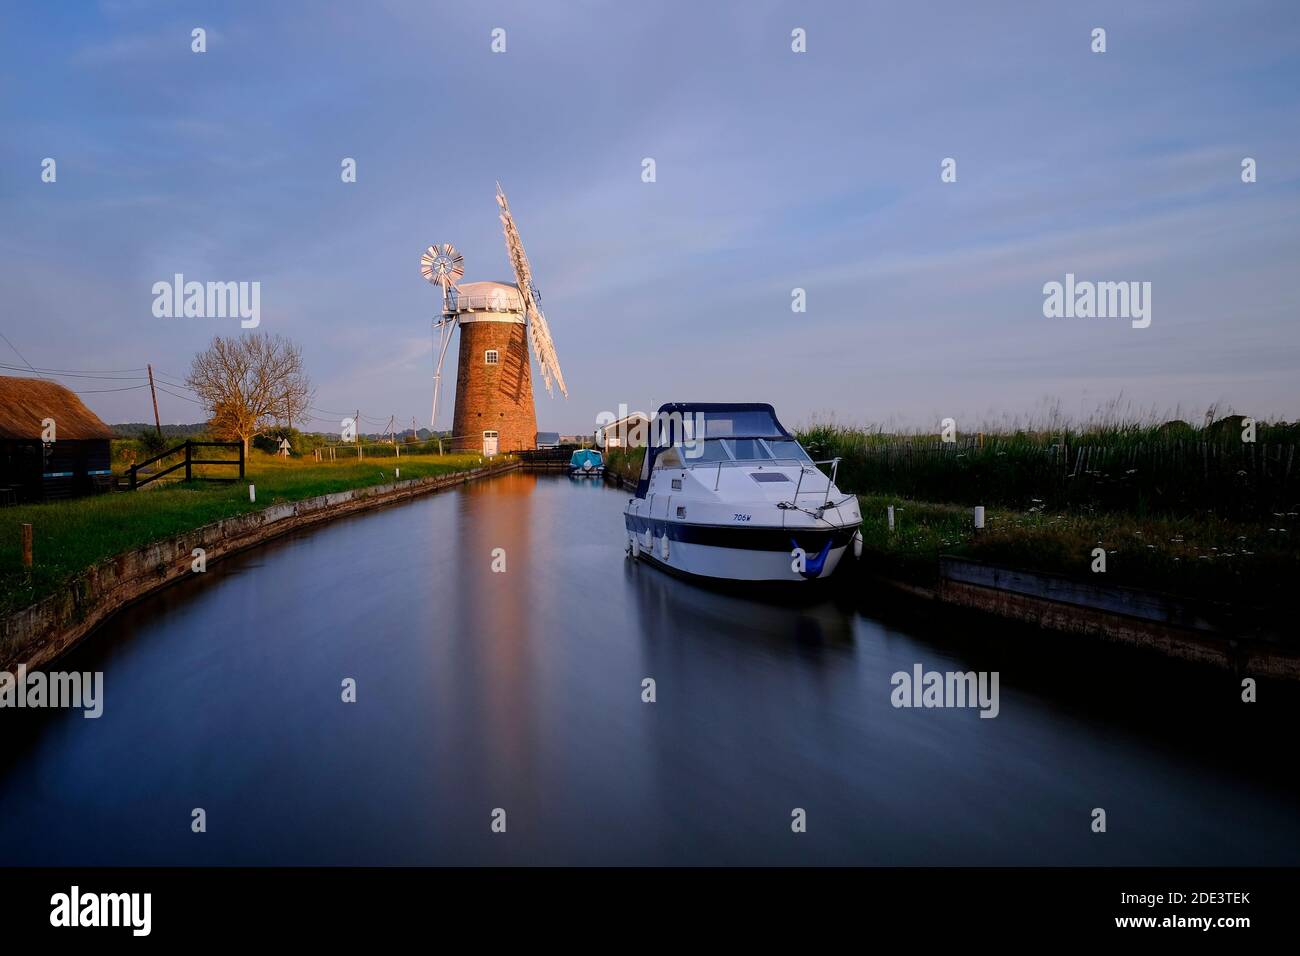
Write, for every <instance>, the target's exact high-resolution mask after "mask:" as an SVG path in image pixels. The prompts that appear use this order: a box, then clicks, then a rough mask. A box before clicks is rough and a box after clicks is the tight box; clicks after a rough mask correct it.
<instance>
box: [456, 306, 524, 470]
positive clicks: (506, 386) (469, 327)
mask: <svg viewBox="0 0 1300 956" xmlns="http://www.w3.org/2000/svg"><path fill="white" fill-rule="evenodd" d="M489 349H495V350H496V352H497V355H498V361H497V364H496V365H488V364H487V362H486V360H485V356H486V353H487V351H488V350H489ZM488 430H493V431H496V432H497V434H498V436H499V437H498V442H497V447H498V449H499V450H500V451H502V452H508V451H520V450H523V449H529V448H534V447H536V444H537V413H536V411H535V409H534V407H533V380H532V367H531V364H530V358H529V355H528V333H527V331H526V329H525V327H524V325H523V323H518V322H462V323H461V325H460V356H459V361H458V362H457V364H456V408H455V412H454V413H453V416H452V434H453V435H454V436H457V438H456V441H454V442H453V446H454V448H455V449H456V450H459V451H482V449H483V432H485V431H488Z"/></svg>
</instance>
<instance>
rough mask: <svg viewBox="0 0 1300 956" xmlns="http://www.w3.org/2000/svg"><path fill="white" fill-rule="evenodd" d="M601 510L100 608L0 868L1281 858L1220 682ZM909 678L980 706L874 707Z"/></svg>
mask: <svg viewBox="0 0 1300 956" xmlns="http://www.w3.org/2000/svg"><path fill="white" fill-rule="evenodd" d="M625 497H626V495H625V494H624V493H619V492H614V491H611V490H608V489H606V488H604V487H602V486H600V485H596V484H592V483H577V482H571V481H570V480H569V479H567V478H554V477H548V476H532V475H521V474H516V475H511V476H506V477H504V478H500V479H496V480H494V481H491V482H486V483H481V484H476V485H471V486H468V487H466V488H464V489H462V490H459V491H456V492H451V493H447V494H442V495H437V496H433V497H429V498H425V499H422V500H418V501H415V502H411V503H409V504H406V505H402V506H400V507H395V508H391V509H387V510H382V511H378V512H374V513H371V514H366V515H360V516H356V517H354V518H350V519H346V520H343V521H340V522H337V523H334V524H330V525H327V526H323V527H320V528H317V529H315V530H311V531H306V532H303V533H300V534H296V535H294V536H292V537H289V538H286V539H283V540H281V541H278V542H275V543H273V544H271V545H269V546H267V547H265V548H262V549H259V550H257V551H256V552H253V553H250V554H247V555H244V556H242V557H239V558H236V559H234V560H232V561H229V562H225V563H222V564H218V565H214V566H213V568H212V570H210V571H209V572H208V574H207V575H206V576H205V577H204V578H203V579H202V580H196V581H192V582H188V583H186V584H184V585H182V586H179V587H176V588H173V589H170V590H169V591H167V592H165V593H164V594H161V595H159V596H158V597H156V598H153V599H150V600H148V601H146V602H144V603H142V604H140V605H138V606H136V607H134V608H132V609H130V610H129V611H128V612H126V613H124V614H122V615H121V616H119V617H118V618H117V619H116V620H115V621H114V622H112V624H111V625H109V626H108V627H106V628H104V629H103V630H102V631H101V632H100V633H99V634H98V635H97V636H96V637H95V638H94V639H93V640H92V641H91V642H90V643H89V644H87V645H86V646H84V647H83V648H82V649H80V650H79V651H78V652H76V653H75V654H74V655H73V656H72V657H71V658H69V659H68V660H67V661H66V662H65V663H64V664H63V665H61V667H63V668H64V669H78V670H103V671H105V673H106V677H105V699H106V700H105V712H104V716H103V717H102V718H100V719H99V720H85V719H83V718H81V717H80V716H77V715H73V714H35V715H34V714H32V713H30V712H22V713H19V714H15V712H13V711H6V712H2V713H3V715H2V716H0V730H2V731H3V739H4V744H5V746H4V747H3V753H0V761H2V762H0V863H22V864H107V863H132V864H141V863H142V864H152V863H181V864H186V863H196V864H198V863H366V864H383V863H404V864H416V863H493V862H521V863H600V862H613V863H705V862H718V863H751V862H752V863H992V864H1011V863H1029V864H1065V863H1086V864H1106V863H1120V864H1143V863H1149V864H1155V863H1159V864H1177V863H1202V864H1221V863H1222V864H1226V863H1238V864H1242V863H1245V864H1249V863H1263V862H1269V863H1297V862H1300V824H1297V822H1296V819H1295V814H1294V793H1293V792H1291V791H1290V790H1289V789H1288V785H1287V784H1286V783H1285V782H1284V778H1282V777H1280V776H1279V775H1278V774H1277V773H1275V771H1274V770H1273V769H1271V768H1272V767H1273V766H1274V764H1275V763H1276V761H1274V760H1270V759H1269V755H1270V754H1272V755H1273V756H1274V757H1276V756H1279V755H1284V754H1288V753H1289V746H1290V745H1289V741H1287V740H1286V739H1285V734H1284V731H1286V732H1288V733H1289V730H1287V728H1286V727H1284V726H1283V724H1284V722H1285V721H1286V720H1287V718H1286V717H1285V716H1284V715H1283V714H1282V713H1280V712H1279V710H1278V709H1277V708H1275V707H1274V708H1267V709H1261V710H1258V711H1249V712H1246V709H1245V708H1244V705H1241V704H1236V705H1235V706H1231V703H1230V702H1231V701H1233V700H1235V694H1234V690H1233V688H1234V686H1235V683H1234V681H1233V680H1232V679H1231V678H1218V677H1213V676H1203V675H1200V674H1196V673H1191V672H1184V671H1182V670H1181V669H1172V668H1169V667H1167V666H1165V665H1163V664H1161V665H1156V666H1153V665H1152V664H1150V663H1149V662H1147V661H1145V660H1143V659H1139V658H1135V657H1134V656H1133V655H1132V654H1130V653H1127V652H1122V653H1119V654H1115V653H1114V652H1110V651H1107V650H1106V649H1104V648H1096V647H1093V646H1091V645H1088V646H1084V647H1083V648H1082V649H1083V650H1086V651H1087V654H1086V656H1085V657H1082V658H1081V657H1080V656H1079V655H1077V654H1076V655H1074V656H1072V657H1058V658H1055V659H1054V658H1052V657H1051V656H1047V655H1044V654H1043V653H1042V652H1041V651H1040V649H1039V645H1043V644H1053V645H1059V643H1060V641H1059V639H1057V638H1047V637H1043V638H1041V639H1040V640H1036V639H1035V636H1034V635H1029V636H1028V637H1015V636H1013V637H1007V636H999V635H992V634H973V633H969V624H967V623H965V622H960V623H958V624H954V623H952V622H942V621H938V622H922V621H919V620H911V619H908V620H904V621H902V622H899V621H893V622H892V623H889V624H887V623H884V622H883V621H882V620H880V619H878V618H875V617H871V616H866V615H864V614H863V613H862V612H861V611H860V610H859V609H858V606H859V605H864V606H870V604H871V602H870V600H869V598H868V599H864V598H863V596H862V595H853V594H839V595H831V596H826V597H824V598H823V599H821V600H818V601H816V602H813V603H810V604H804V605H802V606H789V605H783V604H780V603H774V602H764V601H758V600H755V599H753V598H745V597H740V596H735V595H728V594H720V593H716V592H713V591H709V590H706V589H702V588H699V587H695V586H693V585H690V584H685V583H683V582H680V581H677V580H674V579H672V578H668V577H665V576H664V575H662V574H660V573H658V572H656V571H654V570H653V569H650V568H646V567H638V566H633V565H631V564H630V563H629V562H627V561H626V560H625V559H624V556H623V551H622V540H623V537H622V531H621V528H622V518H621V511H620V509H621V507H622V504H623V501H624V500H625ZM495 548H503V549H505V558H506V562H507V571H506V572H505V573H504V574H498V573H493V572H492V570H491V563H492V552H493V549H495ZM916 662H920V663H922V664H924V665H925V666H926V667H927V668H929V669H937V670H950V669H963V670H964V669H970V668H974V669H997V670H1000V671H1001V675H1002V681H1001V715H1000V716H999V717H998V718H997V719H995V720H981V719H979V718H978V717H977V715H976V712H975V711H936V710H931V711H910V710H895V709H894V708H892V707H891V706H890V703H889V691H890V684H889V678H890V675H891V674H892V673H893V672H894V671H896V670H910V668H911V666H912V665H913V663H916ZM1117 665H1118V666H1117ZM345 677H353V678H355V679H356V681H357V685H358V694H359V700H358V702H357V703H356V704H343V703H341V702H340V699H339V693H340V682H341V681H342V680H343V678H345ZM645 677H653V678H654V679H655V680H656V682H657V691H658V702H657V703H655V704H653V705H649V704H644V703H642V702H641V697H640V693H641V681H642V679H643V678H645ZM1213 700H1219V701H1221V702H1220V703H1219V704H1214V705H1212V704H1211V703H1209V702H1210V701H1213ZM1224 701H1227V702H1228V703H1224ZM1257 706H1259V707H1261V708H1264V705H1263V704H1261V705H1257ZM1282 759H1287V758H1286V757H1285V756H1283V757H1282ZM1096 806H1101V807H1105V808H1106V810H1107V813H1108V815H1109V820H1110V827H1109V832H1108V833H1107V834H1105V835H1094V834H1092V833H1090V832H1089V827H1088V823H1089V819H1090V818H1089V811H1090V810H1091V808H1093V807H1096ZM194 807H203V808H204V809H205V810H206V811H207V815H208V832H207V833H206V834H202V835H196V834H192V833H191V832H190V829H189V822H190V811H191V810H192V809H193V808H194ZM496 807H501V808H504V809H505V810H506V811H507V821H508V831H507V833H506V834H505V835H493V834H492V833H490V831H489V819H490V814H491V812H492V810H493V808H496ZM794 807H803V808H805V809H806V810H807V812H808V820H809V823H808V832H807V833H806V834H803V835H798V836H796V835H794V834H792V833H791V832H790V826H789V822H790V812H791V809H792V808H794Z"/></svg>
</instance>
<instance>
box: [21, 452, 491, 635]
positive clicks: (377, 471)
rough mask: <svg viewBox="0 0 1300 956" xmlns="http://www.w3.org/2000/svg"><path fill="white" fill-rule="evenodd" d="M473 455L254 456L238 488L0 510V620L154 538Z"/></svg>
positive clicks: (447, 467)
mask: <svg viewBox="0 0 1300 956" xmlns="http://www.w3.org/2000/svg"><path fill="white" fill-rule="evenodd" d="M479 461H480V458H479V456H477V455H444V456H438V455H409V456H408V455H405V454H404V455H402V457H401V458H400V459H394V458H385V459H382V460H375V459H371V458H367V459H365V460H363V461H361V462H357V461H356V460H355V459H352V458H348V459H342V458H340V459H339V460H337V461H334V462H323V463H317V462H315V461H313V460H311V459H307V460H302V459H293V458H290V459H285V458H276V457H272V456H270V455H266V454H263V453H261V452H253V453H252V455H251V456H250V458H249V460H248V463H247V471H246V474H247V477H246V479H245V480H244V481H242V482H233V483H227V482H207V481H195V482H192V483H190V484H188V485H187V484H185V483H183V482H170V483H166V484H164V482H165V481H166V479H164V480H162V481H159V482H158V483H156V484H151V485H148V486H146V487H145V488H142V489H141V490H139V491H134V492H113V493H108V494H101V495H96V496H92V497H86V498H77V499H74V500H70V501H56V502H50V503H49V504H39V505H19V506H18V507H12V508H4V509H0V614H3V613H8V612H11V611H14V610H17V609H19V608H22V607H25V606H27V605H29V604H31V603H33V602H34V601H37V600H40V599H41V598H43V597H45V596H46V595H48V594H51V593H53V592H54V591H55V590H57V589H58V588H60V587H63V586H64V585H66V584H67V582H68V581H69V580H70V579H72V578H73V577H74V576H75V575H77V574H78V573H80V572H81V571H84V570H85V569H86V568H88V567H90V566H91V565H93V564H96V563H98V562H100V561H103V560H105V559H107V558H111V557H113V556H114V555H116V554H121V553H122V552H124V551H129V550H131V549H133V548H137V547H140V546H141V545H145V544H148V543H149V542H151V541H157V540H159V539H162V538H167V537H170V536H171V535H175V534H179V533H181V532H183V531H189V530H191V529H193V528H197V527H200V526H201V525H205V524H208V523H210V522H213V521H219V520H221V519H222V518H229V517H232V516H234V515H240V514H245V513H247V512H250V511H256V510H259V509H262V508H267V507H269V506H271V505H274V504H278V503H281V502H285V501H299V500H302V499H304V498H312V497H315V496H316V495H324V494H330V493H332V492H336V491H345V490H347V489H349V488H361V487H366V486H368V485H379V484H384V483H386V482H390V481H393V480H394V474H393V468H394V466H397V467H398V468H400V469H401V471H402V479H403V480H406V479H409V478H426V477H430V476H435V475H444V474H449V473H451V472H453V471H464V470H467V469H470V468H474V467H477V466H478V463H479ZM195 471H196V472H197V473H205V472H206V473H209V474H212V475H218V474H220V475H229V474H230V473H231V470H230V469H228V468H196V469H195ZM249 484H252V485H255V486H256V489H257V502H256V503H255V504H254V503H252V502H250V501H249V500H248V485H249ZM23 523H30V524H31V525H32V535H33V547H32V552H33V558H34V560H33V567H32V569H31V570H30V571H28V570H26V569H24V568H23V567H22V540H21V526H22V524H23Z"/></svg>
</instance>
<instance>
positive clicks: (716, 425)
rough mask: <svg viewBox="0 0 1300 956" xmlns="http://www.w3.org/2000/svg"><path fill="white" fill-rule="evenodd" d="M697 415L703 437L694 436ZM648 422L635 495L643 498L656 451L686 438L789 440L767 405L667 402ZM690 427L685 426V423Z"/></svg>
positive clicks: (657, 453)
mask: <svg viewBox="0 0 1300 956" xmlns="http://www.w3.org/2000/svg"><path fill="white" fill-rule="evenodd" d="M696 416H700V417H701V418H703V422H704V429H703V434H702V435H698V436H696V432H695V429H694V422H695V420H696ZM655 417H656V419H657V421H654V422H652V423H651V426H650V436H649V437H650V441H649V443H648V445H649V447H647V448H646V453H645V459H644V461H643V463H642V468H641V480H640V481H638V482H637V489H636V496H637V497H638V498H644V497H645V496H646V491H647V489H648V488H649V485H650V472H651V470H652V469H653V468H654V462H655V459H656V458H657V457H659V452H661V451H662V450H663V449H665V448H669V447H671V446H673V445H675V444H679V443H681V442H682V441H683V440H684V439H686V438H687V437H688V436H695V437H699V438H791V437H793V436H791V434H790V433H789V432H788V431H786V429H785V426H784V425H782V424H781V423H780V421H778V420H777V417H776V409H774V408H773V407H772V406H771V405H769V404H767V403H766V402H669V403H668V404H666V405H660V406H659V412H658V414H657V415H656V416H655ZM688 419H689V420H690V421H691V422H692V426H691V427H690V428H686V427H684V425H685V422H686V421H687V420H688Z"/></svg>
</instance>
